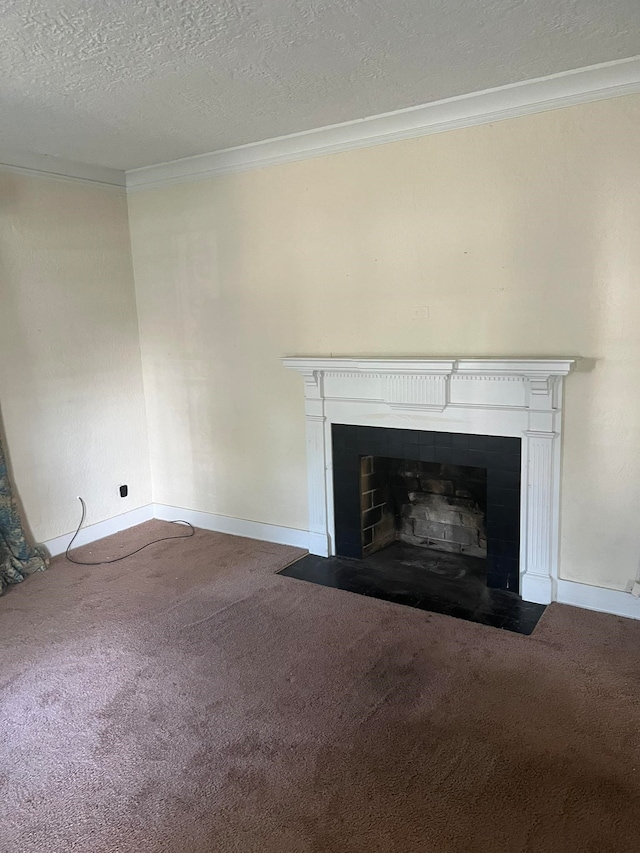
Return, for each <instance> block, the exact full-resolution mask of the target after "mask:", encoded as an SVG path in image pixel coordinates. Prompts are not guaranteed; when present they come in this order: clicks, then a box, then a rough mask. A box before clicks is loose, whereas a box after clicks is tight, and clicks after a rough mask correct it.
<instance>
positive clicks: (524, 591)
mask: <svg viewBox="0 0 640 853" xmlns="http://www.w3.org/2000/svg"><path fill="white" fill-rule="evenodd" d="M520 594H521V595H522V597H523V598H524V600H525V601H534V602H535V603H536V604H549V603H550V602H551V601H552V600H553V597H552V589H551V578H550V577H549V576H548V575H547V576H546V577H543V576H541V575H534V574H531V573H530V572H525V573H524V574H523V575H521V576H520Z"/></svg>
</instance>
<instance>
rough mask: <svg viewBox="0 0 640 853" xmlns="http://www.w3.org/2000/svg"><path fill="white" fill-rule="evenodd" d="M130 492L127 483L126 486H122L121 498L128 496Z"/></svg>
mask: <svg viewBox="0 0 640 853" xmlns="http://www.w3.org/2000/svg"><path fill="white" fill-rule="evenodd" d="M128 494H129V486H126V485H125V486H120V497H121V498H126V496H127V495H128Z"/></svg>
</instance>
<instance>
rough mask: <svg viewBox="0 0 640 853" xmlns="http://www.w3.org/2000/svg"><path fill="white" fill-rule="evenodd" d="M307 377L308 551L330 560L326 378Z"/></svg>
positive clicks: (316, 372)
mask: <svg viewBox="0 0 640 853" xmlns="http://www.w3.org/2000/svg"><path fill="white" fill-rule="evenodd" d="M303 376H304V398H305V399H304V409H305V419H306V426H307V493H308V500H309V551H310V552H311V553H312V554H317V555H318V556H320V557H328V556H329V536H328V530H327V493H326V488H325V471H326V466H327V462H326V448H325V431H324V424H325V420H326V417H325V413H324V388H323V384H324V374H323V373H322V371H320V370H309V371H305V372H304V373H303Z"/></svg>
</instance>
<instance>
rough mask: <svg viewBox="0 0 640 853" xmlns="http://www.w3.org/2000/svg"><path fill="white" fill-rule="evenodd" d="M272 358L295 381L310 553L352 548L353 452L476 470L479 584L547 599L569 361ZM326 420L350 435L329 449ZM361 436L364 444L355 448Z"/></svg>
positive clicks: (555, 545)
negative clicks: (300, 400)
mask: <svg viewBox="0 0 640 853" xmlns="http://www.w3.org/2000/svg"><path fill="white" fill-rule="evenodd" d="M283 363H284V366H285V367H287V368H290V369H292V370H296V371H298V372H300V373H301V374H302V375H303V377H304V394H305V401H304V402H305V418H306V434H307V486H308V492H307V493H308V500H309V526H308V535H309V550H310V552H311V553H312V554H315V555H318V556H324V557H326V556H331V555H336V554H337V553H339V552H340V551H342V553H346V552H345V551H344V550H343V549H349V552H350V553H351V554H352V555H357V554H362V548H363V541H364V539H363V535H364V534H363V527H362V519H361V512H362V507H361V494H360V487H359V478H360V465H361V461H360V460H361V458H362V457H365V456H372V457H374V458H386V459H396V460H397V459H401V460H408V461H414V462H415V461H417V462H430V463H434V464H439V465H459V466H463V467H472V468H485V469H486V477H487V485H486V488H487V507H486V540H487V545H486V547H487V558H486V559H487V583H488V584H493V585H494V586H500V585H502V586H503V587H507V588H508V589H513V590H519V591H520V593H521V595H522V597H523V599H524V600H525V601H529V602H537V603H540V604H548V603H549V602H550V601H553V600H554V599H555V597H556V591H557V577H558V554H559V533H560V508H559V507H560V473H561V465H560V463H561V439H562V406H563V380H564V377H565V376H566V375H567V374H568V373H570V371H571V369H572V367H573V364H574V359H571V358H434V359H424V358H405V359H403V358H398V359H393V358H333V357H331V358H313V357H300V358H285V359H283ZM334 427H336V428H337V427H342V428H343V429H347V431H348V430H349V429H353V428H355V429H356V430H357V432H355V433H351V435H350V437H349V438H348V439H345V441H344V442H343V441H342V439H339V440H338V441H337V442H336V443H335V446H334V441H333V429H334ZM361 429H362V430H365V432H362V433H361V432H360V430H361ZM347 434H348V433H347ZM354 435H355V436H356V438H355V439H354V437H353V436H354ZM360 435H363V436H368V437H370V438H371V444H370V445H366V446H362V447H361V446H360V444H359V442H360ZM405 443H406V446H407V447H409V446H411V448H412V450H411V452H409V451H408V450H405ZM400 444H402V448H403V449H402V451H400V450H399V449H398V448H399V446H400ZM354 445H355V449H354ZM516 448H517V449H516ZM346 450H348V451H349V452H348V453H347V452H346ZM343 451H344V452H345V459H344V462H345V465H344V466H343V465H342V461H343V460H342V459H341V458H339V457H340V455H341V454H342V453H343ZM454 454H455V455H454ZM501 455H504V457H508V462H505V461H503V460H502V459H499V457H500V456H501ZM481 457H484V461H481ZM345 504H348V511H347V513H346V516H345V518H346V521H344V520H343V519H342V513H341V509H342V508H343V506H344V508H345V509H347V507H346V505H345ZM516 528H517V530H518V534H517V538H516V537H515V532H514V531H515V529H516ZM381 553H384V551H383V552H381ZM375 556H376V555H374V557H375ZM372 559H373V558H372Z"/></svg>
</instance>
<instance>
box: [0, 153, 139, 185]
mask: <svg viewBox="0 0 640 853" xmlns="http://www.w3.org/2000/svg"><path fill="white" fill-rule="evenodd" d="M0 172H12V173H14V174H18V175H31V176H35V177H38V178H54V179H57V180H63V181H74V182H76V183H82V184H101V185H102V186H110V187H120V188H121V189H122V188H124V187H125V186H126V181H125V173H124V172H123V171H120V170H119V169H109V168H107V167H106V166H92V165H90V164H88V163H77V162H75V161H74V160H63V159H62V158H61V157H50V156H49V155H48V154H34V153H32V152H30V151H11V150H8V149H6V148H5V149H3V150H2V151H0Z"/></svg>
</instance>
